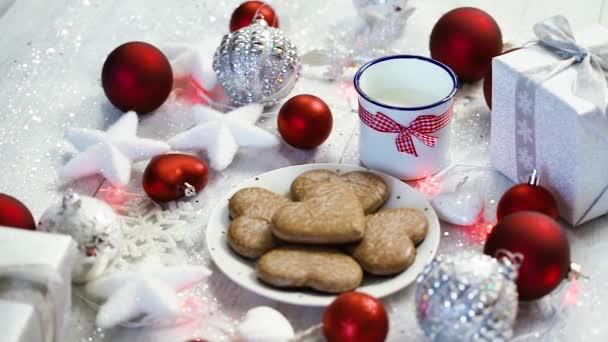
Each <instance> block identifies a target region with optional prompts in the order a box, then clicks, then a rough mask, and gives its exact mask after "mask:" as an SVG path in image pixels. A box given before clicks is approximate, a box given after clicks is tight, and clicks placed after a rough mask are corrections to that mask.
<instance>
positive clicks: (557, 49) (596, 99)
mask: <svg viewBox="0 0 608 342" xmlns="http://www.w3.org/2000/svg"><path fill="white" fill-rule="evenodd" d="M534 33H535V34H536V36H537V38H538V41H539V43H540V44H541V45H542V46H543V47H544V48H545V49H547V50H548V51H551V52H552V53H554V54H555V55H557V56H559V57H560V58H562V59H565V61H563V62H562V63H560V65H558V66H557V67H555V68H554V69H553V71H552V72H550V73H549V75H548V76H545V77H543V79H544V80H546V79H549V78H551V77H552V76H554V75H555V74H558V73H560V72H562V71H563V70H565V69H568V68H569V67H571V66H572V65H573V64H578V65H577V66H576V71H577V78H576V82H575V83H574V94H575V95H576V96H578V97H580V98H583V99H585V100H587V101H589V102H591V103H592V104H594V105H595V106H596V107H598V108H599V109H600V110H602V111H604V110H605V108H606V77H605V75H604V71H608V45H599V46H591V47H585V46H582V45H580V43H578V42H577V41H576V38H574V33H573V32H572V28H571V27H570V23H569V22H568V19H566V18H565V17H563V16H561V15H558V16H555V17H551V18H549V19H547V20H545V21H543V22H540V23H538V24H536V25H534Z"/></svg>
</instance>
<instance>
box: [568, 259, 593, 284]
mask: <svg viewBox="0 0 608 342" xmlns="http://www.w3.org/2000/svg"><path fill="white" fill-rule="evenodd" d="M578 278H585V279H589V276H588V275H586V274H584V273H583V266H582V265H580V264H577V263H575V262H571V263H570V271H568V279H570V280H572V279H578Z"/></svg>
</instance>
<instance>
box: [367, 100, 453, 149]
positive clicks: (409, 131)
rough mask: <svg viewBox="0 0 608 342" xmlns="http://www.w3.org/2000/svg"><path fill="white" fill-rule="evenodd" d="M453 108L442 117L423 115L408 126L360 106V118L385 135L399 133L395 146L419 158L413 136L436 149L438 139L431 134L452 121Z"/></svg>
mask: <svg viewBox="0 0 608 342" xmlns="http://www.w3.org/2000/svg"><path fill="white" fill-rule="evenodd" d="M452 108H453V106H450V108H449V109H448V110H447V111H446V112H445V113H443V114H441V115H438V116H437V115H421V116H419V117H417V118H416V119H415V120H414V121H412V122H411V123H410V124H409V125H408V126H403V125H401V124H399V123H398V122H396V121H395V120H393V119H391V118H389V117H388V116H386V115H384V114H382V113H380V112H378V113H377V114H376V115H373V114H372V113H370V112H368V111H367V110H365V108H363V107H362V106H361V104H359V118H360V119H361V121H363V123H364V124H366V125H367V126H369V127H370V128H372V129H374V130H376V131H378V132H383V133H397V138H395V144H396V145H397V150H398V151H399V152H405V153H408V154H411V155H414V156H416V157H418V152H416V147H415V146H414V141H413V140H412V136H415V137H416V138H418V140H420V141H421V142H422V143H423V144H425V145H426V146H429V147H435V145H436V144H437V137H434V136H432V135H429V133H434V132H437V131H438V130H440V129H442V128H443V127H445V126H447V124H448V123H449V122H450V119H452Z"/></svg>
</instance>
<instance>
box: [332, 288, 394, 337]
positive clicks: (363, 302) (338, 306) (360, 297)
mask: <svg viewBox="0 0 608 342" xmlns="http://www.w3.org/2000/svg"><path fill="white" fill-rule="evenodd" d="M323 334H324V335H325V338H326V339H327V342H383V341H384V340H385V339H386V335H387V334H388V315H387V313H386V310H385V309H384V305H382V302H380V301H379V300H377V299H376V298H374V297H372V296H370V295H366V294H364V293H361V292H347V293H344V294H341V295H340V296H338V298H336V300H334V301H333V302H332V303H331V304H330V305H329V306H328V307H327V309H325V313H324V314H323Z"/></svg>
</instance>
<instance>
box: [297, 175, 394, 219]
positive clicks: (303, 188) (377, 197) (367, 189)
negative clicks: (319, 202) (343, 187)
mask: <svg viewBox="0 0 608 342" xmlns="http://www.w3.org/2000/svg"><path fill="white" fill-rule="evenodd" d="M338 181H342V182H345V183H346V184H348V186H349V187H350V188H351V189H353V191H354V192H355V194H356V195H357V198H358V199H359V201H360V202H361V205H362V206H363V210H364V211H365V213H366V214H370V213H373V212H376V210H378V209H379V208H380V207H381V206H382V205H383V204H384V202H386V200H387V199H388V197H389V195H390V190H389V188H388V185H386V183H385V182H384V180H383V179H382V178H380V177H378V176H377V175H375V174H373V173H370V172H364V171H354V172H349V173H347V174H344V175H342V176H340V175H339V174H337V173H335V172H333V171H330V170H312V171H308V172H304V173H303V174H301V175H300V176H298V177H296V179H295V180H294V181H293V183H292V184H291V195H292V197H293V198H294V200H296V201H301V200H303V199H305V198H306V197H307V196H308V195H307V194H308V193H309V192H310V191H311V190H313V189H314V188H316V187H317V186H319V184H322V183H327V182H338Z"/></svg>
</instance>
